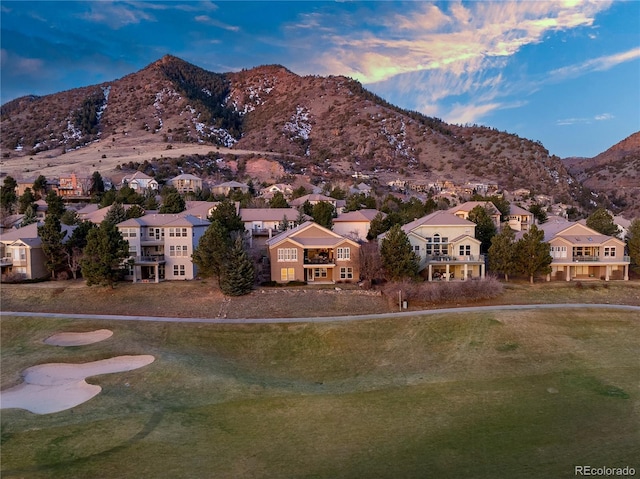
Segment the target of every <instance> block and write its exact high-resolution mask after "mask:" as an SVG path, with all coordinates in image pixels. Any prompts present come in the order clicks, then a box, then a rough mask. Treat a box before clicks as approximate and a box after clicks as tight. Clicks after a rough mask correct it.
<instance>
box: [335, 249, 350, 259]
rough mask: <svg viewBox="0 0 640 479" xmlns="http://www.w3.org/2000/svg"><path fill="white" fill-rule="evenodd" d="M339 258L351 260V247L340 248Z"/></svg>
mask: <svg viewBox="0 0 640 479" xmlns="http://www.w3.org/2000/svg"><path fill="white" fill-rule="evenodd" d="M337 254H338V259H341V260H345V261H349V260H350V259H351V249H350V248H338V250H337Z"/></svg>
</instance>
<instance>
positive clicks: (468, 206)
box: [447, 201, 500, 215]
mask: <svg viewBox="0 0 640 479" xmlns="http://www.w3.org/2000/svg"><path fill="white" fill-rule="evenodd" d="M476 206H480V207H482V208H487V210H489V214H490V215H499V214H500V212H499V211H498V209H497V208H496V207H495V205H494V204H493V203H492V202H491V201H467V202H465V203H462V204H461V205H458V206H454V207H453V208H449V209H448V210H447V211H448V212H449V213H453V214H455V213H457V212H458V211H464V212H465V213H469V212H471V210H472V209H474V208H475V207H476Z"/></svg>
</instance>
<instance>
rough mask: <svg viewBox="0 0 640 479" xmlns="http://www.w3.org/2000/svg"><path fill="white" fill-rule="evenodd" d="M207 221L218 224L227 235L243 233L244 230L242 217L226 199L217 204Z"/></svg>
mask: <svg viewBox="0 0 640 479" xmlns="http://www.w3.org/2000/svg"><path fill="white" fill-rule="evenodd" d="M209 221H211V222H214V221H217V222H219V223H220V225H221V226H222V227H223V228H224V229H225V230H227V232H228V233H229V234H231V233H233V232H243V231H244V229H245V228H244V222H243V221H242V217H241V216H240V215H239V214H238V212H237V210H236V205H235V204H234V203H233V202H232V201H230V200H228V199H226V200H223V201H221V202H220V203H218V205H217V206H216V208H215V209H214V210H213V211H212V212H211V215H210V216H209Z"/></svg>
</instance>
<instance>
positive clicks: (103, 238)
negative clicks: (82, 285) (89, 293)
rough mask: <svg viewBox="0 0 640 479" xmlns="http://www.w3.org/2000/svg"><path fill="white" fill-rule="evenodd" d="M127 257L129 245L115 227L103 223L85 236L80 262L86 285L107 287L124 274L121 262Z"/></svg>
mask: <svg viewBox="0 0 640 479" xmlns="http://www.w3.org/2000/svg"><path fill="white" fill-rule="evenodd" d="M128 257H129V243H128V242H127V241H126V240H125V239H124V238H123V237H122V235H121V234H120V232H119V231H118V229H117V228H116V225H115V224H113V223H111V222H110V221H103V222H102V223H100V226H99V227H98V228H94V229H92V230H91V231H89V233H88V234H87V246H86V247H85V249H84V257H83V258H82V261H81V262H80V265H81V268H82V276H84V278H85V279H86V280H87V285H88V286H91V285H93V284H97V285H108V286H111V287H113V285H114V283H115V282H116V281H118V279H120V278H121V277H122V274H123V273H124V268H123V261H124V260H125V259H127V258H128Z"/></svg>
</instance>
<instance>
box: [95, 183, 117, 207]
mask: <svg viewBox="0 0 640 479" xmlns="http://www.w3.org/2000/svg"><path fill="white" fill-rule="evenodd" d="M116 195H117V192H116V190H115V188H111V189H110V190H107V191H105V192H104V193H103V194H102V198H100V203H99V205H100V208H106V207H107V206H111V205H112V204H113V203H114V202H115V201H116Z"/></svg>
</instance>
